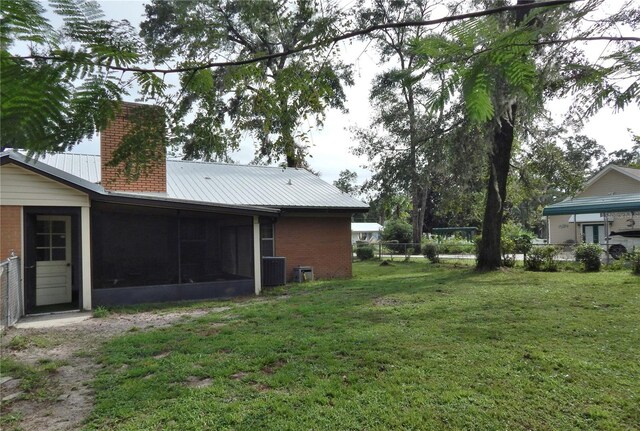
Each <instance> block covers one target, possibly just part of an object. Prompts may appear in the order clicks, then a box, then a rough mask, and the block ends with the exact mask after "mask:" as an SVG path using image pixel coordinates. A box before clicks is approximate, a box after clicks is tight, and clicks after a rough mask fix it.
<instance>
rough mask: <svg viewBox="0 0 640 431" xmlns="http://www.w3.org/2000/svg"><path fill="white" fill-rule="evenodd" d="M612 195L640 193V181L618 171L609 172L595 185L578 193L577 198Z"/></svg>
mask: <svg viewBox="0 0 640 431" xmlns="http://www.w3.org/2000/svg"><path fill="white" fill-rule="evenodd" d="M611 193H615V194H617V195H622V194H627V193H640V181H637V180H634V179H633V178H631V177H629V176H628V175H624V174H621V173H620V172H617V171H613V170H611V171H609V172H607V173H606V174H604V175H603V176H602V177H601V178H599V179H598V180H597V181H596V182H595V183H593V184H591V185H590V186H589V187H587V188H586V189H584V190H583V191H582V192H580V193H578V195H577V196H576V197H579V198H582V197H590V196H607V195H609V194H611Z"/></svg>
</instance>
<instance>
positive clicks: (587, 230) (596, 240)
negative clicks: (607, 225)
mask: <svg viewBox="0 0 640 431" xmlns="http://www.w3.org/2000/svg"><path fill="white" fill-rule="evenodd" d="M603 241H604V225H603V224H588V225H586V226H585V227H584V242H586V243H587V244H600V243H601V242H603Z"/></svg>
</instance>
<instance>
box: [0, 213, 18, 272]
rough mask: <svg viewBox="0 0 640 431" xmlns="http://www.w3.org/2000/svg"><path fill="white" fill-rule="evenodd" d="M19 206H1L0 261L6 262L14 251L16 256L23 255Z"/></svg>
mask: <svg viewBox="0 0 640 431" xmlns="http://www.w3.org/2000/svg"><path fill="white" fill-rule="evenodd" d="M20 208H21V207H19V206H12V205H2V206H0V259H1V260H4V259H6V258H8V257H9V256H10V255H11V250H13V251H14V252H15V253H16V255H18V256H20V255H21V252H22V250H21V244H22V241H21V238H20V232H21V231H22V229H21V228H22V219H21V217H20Z"/></svg>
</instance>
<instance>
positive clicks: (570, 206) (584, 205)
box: [542, 193, 640, 216]
mask: <svg viewBox="0 0 640 431" xmlns="http://www.w3.org/2000/svg"><path fill="white" fill-rule="evenodd" d="M627 211H640V193H630V194H620V195H608V196H591V197H584V198H574V199H567V200H564V201H562V202H558V203H557V204H553V205H549V206H547V207H545V208H544V210H543V211H542V215H546V216H548V215H562V214H592V213H615V212H627Z"/></svg>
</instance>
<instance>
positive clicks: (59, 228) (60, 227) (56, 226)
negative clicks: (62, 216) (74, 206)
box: [51, 220, 66, 233]
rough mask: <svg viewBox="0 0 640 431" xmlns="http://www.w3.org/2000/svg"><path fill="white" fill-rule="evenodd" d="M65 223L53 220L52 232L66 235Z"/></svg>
mask: <svg viewBox="0 0 640 431" xmlns="http://www.w3.org/2000/svg"><path fill="white" fill-rule="evenodd" d="M65 230H66V228H65V222H64V221H62V220H53V221H52V222H51V232H52V233H65Z"/></svg>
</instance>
